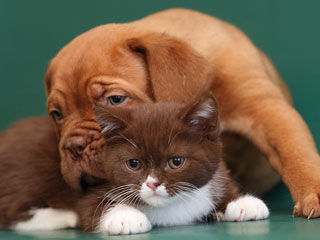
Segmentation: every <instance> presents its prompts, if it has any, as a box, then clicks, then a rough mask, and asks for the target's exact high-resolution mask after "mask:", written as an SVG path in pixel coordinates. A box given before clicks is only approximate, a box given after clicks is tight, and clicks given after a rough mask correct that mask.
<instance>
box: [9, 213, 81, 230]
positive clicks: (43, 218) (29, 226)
mask: <svg viewBox="0 0 320 240" xmlns="http://www.w3.org/2000/svg"><path fill="white" fill-rule="evenodd" d="M29 214H30V215H31V216H32V217H31V218H30V219H29V220H27V221H24V222H18V223H16V224H14V225H13V226H11V229H12V230H16V231H36V230H55V229H62V228H74V227H76V225H77V222H78V215H77V214H76V213H75V212H73V211H68V210H62V209H53V208H40V209H33V210H30V211H29Z"/></svg>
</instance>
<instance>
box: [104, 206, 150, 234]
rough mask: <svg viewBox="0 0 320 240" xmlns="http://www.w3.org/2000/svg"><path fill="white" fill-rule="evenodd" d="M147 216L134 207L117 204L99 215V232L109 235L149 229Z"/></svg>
mask: <svg viewBox="0 0 320 240" xmlns="http://www.w3.org/2000/svg"><path fill="white" fill-rule="evenodd" d="M151 228H152V226H151V224H150V222H149V220H148V218H147V217H146V215H144V214H143V213H142V212H140V211H139V210H137V209H136V208H134V207H130V206H128V205H125V204H119V205H117V206H116V207H114V208H112V209H111V210H110V211H108V212H107V213H106V214H105V215H104V216H102V217H101V220H100V224H99V227H98V231H99V232H103V233H107V234H109V235H121V234H135V233H144V232H148V231H150V230H151Z"/></svg>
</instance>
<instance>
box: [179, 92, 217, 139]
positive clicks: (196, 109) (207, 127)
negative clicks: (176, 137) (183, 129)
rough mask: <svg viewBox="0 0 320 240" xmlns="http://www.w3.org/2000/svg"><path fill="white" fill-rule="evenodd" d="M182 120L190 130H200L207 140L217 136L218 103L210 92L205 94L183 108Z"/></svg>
mask: <svg viewBox="0 0 320 240" xmlns="http://www.w3.org/2000/svg"><path fill="white" fill-rule="evenodd" d="M183 121H184V122H185V123H186V124H187V125H188V126H190V130H191V131H200V132H202V134H203V136H204V137H206V138H208V139H209V140H214V139H216V138H217V137H218V136H219V133H220V131H219V112H218V103H217V101H216V99H215V98H214V96H213V95H212V94H205V95H203V96H201V97H200V98H199V100H198V101H196V102H195V103H193V104H191V105H188V106H186V107H185V108H184V109H183Z"/></svg>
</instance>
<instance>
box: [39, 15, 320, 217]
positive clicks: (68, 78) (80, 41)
mask: <svg viewBox="0 0 320 240" xmlns="http://www.w3.org/2000/svg"><path fill="white" fill-rule="evenodd" d="M45 83H46V91H47V94H48V99H47V106H48V111H49V112H50V114H51V116H52V117H53V118H54V119H55V126H56V129H57V132H58V135H59V137H60V138H59V139H60V140H59V151H60V154H61V157H62V161H61V171H62V174H63V176H64V178H65V180H66V181H67V182H68V184H70V186H72V187H73V188H75V189H79V190H81V185H80V179H81V176H83V175H84V174H89V175H90V174H92V175H94V173H95V172H97V171H95V168H96V167H97V161H98V160H99V153H100V149H101V147H102V146H103V142H102V140H101V135H100V130H101V129H100V127H99V125H98V124H97V122H96V120H95V117H94V113H93V110H92V104H93V103H95V104H98V105H101V106H131V105H133V104H136V103H139V102H157V101H171V100H174V101H177V102H182V103H185V102H189V101H191V100H192V99H193V98H194V96H197V95H198V93H199V92H201V91H202V90H203V89H210V90H211V92H212V93H213V94H214V95H215V96H216V97H217V99H218V102H219V104H220V109H221V120H222V126H223V129H224V131H228V132H232V133H236V134H239V135H241V136H242V137H244V138H246V139H248V140H249V141H250V142H252V143H253V144H254V145H255V146H257V147H258V149H259V150H260V151H261V152H262V153H263V154H264V155H265V156H266V157H267V158H268V160H269V162H270V164H271V165H272V167H273V168H275V169H276V170H277V172H278V173H279V174H280V175H281V177H282V180H283V181H284V182H285V184H286V185H287V186H288V188H289V190H290V192H291V195H292V198H293V200H294V202H295V207H294V214H298V215H300V216H307V217H308V218H312V217H319V216H320V205H319V195H320V161H319V155H318V152H317V149H316V147H315V144H314V140H313V138H312V136H311V134H310V131H309V129H308V127H307V125H306V124H305V122H304V121H303V119H302V118H301V116H300V115H299V114H298V113H297V111H296V110H295V109H294V108H293V107H292V106H291V98H290V96H289V93H288V90H287V88H286V86H285V84H284V83H283V81H282V80H281V77H280V76H279V74H278V73H277V71H276V69H275V68H274V66H273V65H272V63H271V61H270V60H269V59H268V58H267V57H266V56H265V55H264V54H263V53H262V52H261V51H260V50H259V49H257V48H256V47H255V46H254V45H253V43H252V42H251V41H250V40H249V39H248V38H247V37H246V36H245V35H244V34H243V33H242V32H241V31H240V30H238V29H237V28H236V27H234V26H232V25H230V24H228V23H226V22H223V21H221V20H219V19H216V18H214V17H211V16H208V15H205V14H202V13H199V12H195V11H191V10H185V9H171V10H167V11H163V12H159V13H156V14H153V15H150V16H148V17H146V18H143V19H141V20H139V21H135V22H131V23H127V24H107V25H102V26H99V27H96V28H94V29H92V30H90V31H88V32H86V33H84V34H82V35H80V36H78V37H77V38H75V39H74V40H72V41H71V42H70V43H69V44H68V45H67V46H65V47H64V48H63V49H62V50H61V51H60V52H59V53H58V54H57V56H56V57H55V58H54V59H53V60H52V61H51V63H50V66H49V68H48V72H47V74H46V77H45ZM231 149H232V147H231ZM251 161H256V159H251ZM96 177H101V176H96ZM262 179H264V178H263V177H262ZM274 182H275V181H273V183H272V184H274ZM269 187H270V186H269Z"/></svg>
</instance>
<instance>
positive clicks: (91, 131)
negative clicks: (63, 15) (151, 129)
mask: <svg viewBox="0 0 320 240" xmlns="http://www.w3.org/2000/svg"><path fill="white" fill-rule="evenodd" d="M211 79H212V71H211V68H210V65H209V63H208V62H207V61H206V60H205V59H204V58H203V57H201V56H199V55H198V54H197V53H196V52H195V51H194V50H193V49H192V47H191V46H189V45H188V44H186V43H184V42H183V41H181V40H179V39H176V38H174V37H171V36H168V35H166V34H160V33H150V32H144V31H141V30H138V29H134V28H133V27H131V26H130V25H105V26H100V27H97V28H95V29H92V30H90V31H89V32H86V33H84V34H82V35H80V36H78V37H77V38H75V39H74V40H73V41H71V42H70V43H69V44H68V45H67V46H65V47H64V48H63V49H62V50H61V51H60V52H59V53H58V54H57V56H56V57H55V58H54V59H53V60H52V61H51V63H50V66H49V68H48V71H47V74H46V77H45V84H46V91H47V95H48V99H47V107H48V111H49V114H50V115H51V116H52V118H53V119H54V121H55V125H56V129H57V133H58V135H59V136H60V144H59V151H60V154H61V158H62V160H61V171H62V174H63V175H64V178H65V180H66V181H67V182H68V183H69V184H70V185H71V186H73V187H74V188H77V189H81V185H80V179H81V177H82V176H84V175H91V176H95V177H102V174H103V173H100V169H101V168H100V165H99V163H100V162H99V155H100V149H101V147H102V146H103V141H102V138H101V134H100V131H101V128H100V126H99V124H98V123H97V122H96V119H95V115H94V112H93V105H100V106H102V107H103V106H112V107H117V106H127V107H130V106H132V105H134V104H136V103H141V102H157V101H177V102H182V103H186V102H189V101H192V100H193V98H194V97H195V96H197V95H198V94H199V93H200V92H202V91H203V90H204V89H206V88H208V85H209V84H210V80H211Z"/></svg>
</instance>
